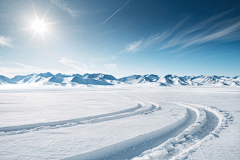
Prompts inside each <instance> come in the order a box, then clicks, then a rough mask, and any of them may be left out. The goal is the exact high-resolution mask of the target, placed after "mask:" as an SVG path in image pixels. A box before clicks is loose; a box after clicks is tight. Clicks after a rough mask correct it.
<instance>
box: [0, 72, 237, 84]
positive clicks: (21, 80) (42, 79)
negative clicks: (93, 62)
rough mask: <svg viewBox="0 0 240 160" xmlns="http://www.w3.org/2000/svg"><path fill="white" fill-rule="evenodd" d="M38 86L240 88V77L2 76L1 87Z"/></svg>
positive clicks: (152, 75) (47, 74)
mask: <svg viewBox="0 0 240 160" xmlns="http://www.w3.org/2000/svg"><path fill="white" fill-rule="evenodd" d="M25 83H26V84H37V85H62V86H64V85H67V84H70V85H77V84H81V85H113V84H153V85H156V86H175V85H177V86H204V85H207V86H240V76H235V77H233V78H230V77H227V76H216V75H212V76H205V75H200V76H177V75H172V74H168V75H164V76H158V75H155V74H146V75H130V76H127V77H122V78H119V79H117V78H115V77H114V76H112V75H109V74H103V73H92V74H90V73H86V74H84V75H80V74H72V75H65V74H62V73H58V74H56V75H53V74H52V73H50V72H46V73H40V74H29V75H25V76H22V75H17V76H15V77H14V78H11V79H10V78H8V77H5V76H1V75H0V85H5V84H25Z"/></svg>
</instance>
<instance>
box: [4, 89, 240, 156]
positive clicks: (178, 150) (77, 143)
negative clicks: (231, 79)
mask: <svg viewBox="0 0 240 160" xmlns="http://www.w3.org/2000/svg"><path fill="white" fill-rule="evenodd" d="M66 91H67V92H66ZM7 92H8V93H9V94H6V92H5V93H2V92H1V93H0V95H1V94H2V95H3V96H2V97H3V98H2V97H0V107H1V108H0V109H1V111H4V112H3V113H4V114H6V113H7V112H8V111H9V112H10V114H12V115H13V116H14V112H13V111H14V110H15V109H16V110H17V109H18V108H17V107H13V108H11V107H10V108H7V107H8V106H12V105H11V104H10V99H13V97H18V96H19V97H21V96H22V97H24V96H26V94H25V91H21V92H22V93H19V91H18V92H16V91H7ZM34 92H36V93H38V94H41V93H42V94H47V93H49V94H48V96H50V97H54V94H53V95H51V94H52V93H54V92H56V93H58V94H60V93H61V92H63V90H52V91H50V92H51V93H50V92H49V91H46V92H45V91H40V92H41V93H40V92H39V90H35V91H32V93H34ZM44 92H45V93H44ZM81 92H82V93H84V94H80V93H81ZM64 93H65V94H66V93H67V94H68V96H67V98H66V104H67V102H68V100H70V101H69V102H71V97H73V99H74V100H76V97H79V95H86V96H85V98H86V99H84V98H83V99H82V101H79V102H78V104H81V103H83V104H87V103H89V102H93V103H92V104H94V102H98V103H102V100H103V101H104V100H105V101H107V100H108V98H109V100H110V101H111V102H113V103H112V104H115V103H116V104H117V105H116V104H115V105H116V106H114V105H111V103H107V102H105V101H104V102H103V103H105V104H106V105H100V106H99V107H100V108H98V107H97V108H96V111H98V110H100V111H102V112H101V113H92V110H91V109H92V108H91V109H90V108H87V107H86V108H87V110H85V108H84V106H83V107H82V106H81V105H79V106H78V107H76V108H78V109H79V110H81V109H83V110H84V111H85V113H86V116H84V115H83V116H78V117H77V116H76V117H74V118H66V117H67V116H66V117H64V116H63V117H60V116H59V117H58V119H57V120H58V121H55V122H59V121H62V120H63V121H66V120H73V119H78V118H86V117H93V116H99V115H102V117H98V118H93V119H91V120H87V121H86V122H87V123H81V124H77V125H72V126H68V127H59V128H55V129H53V128H49V129H47V130H46V129H43V130H38V131H30V132H27V133H24V134H16V135H3V136H0V142H1V143H0V157H3V159H64V158H66V159H74V158H78V159H84V160H85V158H88V159H98V160H99V159H101V157H102V159H106V160H110V159H111V160H122V159H134V160H136V159H137V160H138V159H141V160H143V159H145V160H147V159H194V160H195V159H196V160H198V159H199V160H200V159H206V160H208V159H238V158H237V157H238V155H239V153H240V152H239V149H238V148H239V147H237V146H239V145H238V144H239V143H238V142H239V140H240V139H239V135H240V130H239V129H240V125H239V124H240V123H239V122H240V120H239V118H238V117H240V116H238V115H239V113H240V111H239V102H240V101H239V99H240V96H239V95H240V94H239V93H240V91H239V89H238V88H224V87H216V88H212V87H187V89H186V88H185V87H179V88H178V87H172V88H171V87H166V88H165V87H163V88H162V87H159V88H156V87H153V86H142V87H140V88H139V86H138V87H129V88H128V87H126V88H117V87H113V88H110V87H106V88H102V87H99V88H85V89H83V90H82V91H79V90H78V91H76V90H75V89H73V90H65V91H64V92H63V94H64ZM93 93H94V96H93ZM96 94H99V95H101V96H99V97H98V96H97V95H96ZM33 95H34V94H33ZM56 95H57V94H56ZM110 95H111V96H110ZM9 97H11V98H9ZM22 97H21V98H22ZM36 97H41V96H39V95H38V96H36ZM62 97H64V96H62ZM80 97H81V96H80ZM89 97H91V98H89ZM97 97H98V98H97ZM8 98H9V99H8ZM21 98H19V99H21ZM33 99H34V98H33ZM94 99H98V100H97V101H95V100H94ZM134 99H137V100H141V101H142V102H144V103H141V102H140V101H134ZM85 100H86V101H85ZM121 100H123V101H122V102H124V103H125V102H127V103H128V104H132V105H128V104H127V103H125V104H124V103H121ZM124 100H125V101H124ZM19 102H20V101H19ZM28 102H29V101H28ZM40 102H41V101H40ZM63 102H64V101H63ZM43 103H46V102H43ZM61 103H62V101H61V102H58V104H59V106H61V107H62V110H64V109H66V108H65V107H66V106H64V105H61ZM120 103H121V106H118V104H120ZM7 104H8V105H7ZM13 104H14V103H13ZM17 104H18V102H17V101H16V104H15V105H17ZM25 104H26V103H25ZM76 104H77V103H76ZM108 104H109V105H108ZM138 104H139V105H140V106H141V107H140V106H137V105H138ZM27 106H28V105H26V106H25V107H22V106H20V108H19V109H22V110H23V111H24V110H25V109H26V111H27V110H28V108H27ZM50 106H51V105H50ZM93 106H94V105H93ZM95 106H97V105H95ZM180 106H181V107H180ZM212 106H216V107H212ZM115 107H116V108H115ZM29 108H31V107H29ZM72 108H74V107H72ZM184 108H187V112H186V109H184ZM49 109H50V110H51V107H50V108H49ZM70 109H71V107H70ZM226 110H229V111H226ZM74 111H77V110H74ZM84 111H83V113H84ZM104 111H105V112H104ZM122 111H126V112H124V113H123V112H122ZM141 111H143V112H141ZM193 111H194V112H193ZM35 112H37V110H36V111H35ZM119 112H120V113H119ZM15 113H17V112H15ZM41 113H42V112H41ZM46 113H47V112H46ZM68 113H69V112H68ZM113 113H114V114H113ZM115 113H117V114H115ZM136 113H137V114H136ZM138 113H139V114H138ZM195 113H196V114H195ZM4 114H3V115H4ZM106 114H107V116H106ZM108 114H110V115H108ZM194 114H195V115H194ZM49 115H51V114H49ZM79 115H80V114H79ZM26 116H28V115H26ZM233 116H234V121H233ZM0 118H2V117H0ZM195 118H196V119H195ZM183 119H185V122H187V123H183V124H180V122H181V121H182V120H183ZM183 121H184V120H183ZM189 121H191V122H192V124H191V123H189ZM40 122H41V121H40ZM50 122H53V121H47V122H44V123H50ZM14 123H16V122H14ZM14 123H13V124H14ZM37 123H38V122H37ZM176 123H179V124H178V125H176V126H174V127H173V128H171V129H170V130H169V131H167V132H166V134H165V135H162V136H161V133H163V130H165V131H166V128H168V127H169V126H171V125H174V124H176ZM24 124H26V123H23V124H21V123H20V125H18V124H17V125H15V126H21V125H24ZM27 124H36V123H27ZM12 126H13V125H12ZM4 127H9V126H3V127H2V128H4ZM154 133H156V136H155V138H154ZM170 135H171V136H170ZM139 143H141V144H139ZM213 153H214V154H213ZM94 155H95V157H94ZM97 155H98V156H97ZM83 156H85V157H83Z"/></svg>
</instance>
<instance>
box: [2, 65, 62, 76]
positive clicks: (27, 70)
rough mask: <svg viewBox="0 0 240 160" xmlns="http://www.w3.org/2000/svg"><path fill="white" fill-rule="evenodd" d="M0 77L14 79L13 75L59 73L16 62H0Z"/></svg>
mask: <svg viewBox="0 0 240 160" xmlns="http://www.w3.org/2000/svg"><path fill="white" fill-rule="evenodd" d="M0 63H1V66H0V73H1V75H4V76H8V77H14V76H15V75H27V74H32V73H43V72H52V73H59V72H60V71H57V70H49V69H43V68H39V67H35V66H31V65H26V64H22V63H18V62H0Z"/></svg>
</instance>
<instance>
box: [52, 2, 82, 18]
mask: <svg viewBox="0 0 240 160" xmlns="http://www.w3.org/2000/svg"><path fill="white" fill-rule="evenodd" d="M51 3H53V4H54V5H56V6H57V7H59V8H60V9H62V10H63V11H65V12H67V13H68V14H69V15H70V16H71V17H72V18H76V17H78V15H79V13H80V12H79V11H78V10H75V9H73V8H72V7H70V6H69V5H68V4H67V3H66V2H64V1H63V0H51Z"/></svg>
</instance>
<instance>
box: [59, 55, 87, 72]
mask: <svg viewBox="0 0 240 160" xmlns="http://www.w3.org/2000/svg"><path fill="white" fill-rule="evenodd" d="M58 62H60V63H62V64H63V65H66V66H69V67H72V68H73V69H75V70H76V71H79V72H81V73H88V72H89V69H88V68H87V66H86V65H85V64H84V63H80V62H77V61H74V60H69V59H66V58H61V59H60V60H59V61H58Z"/></svg>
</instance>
